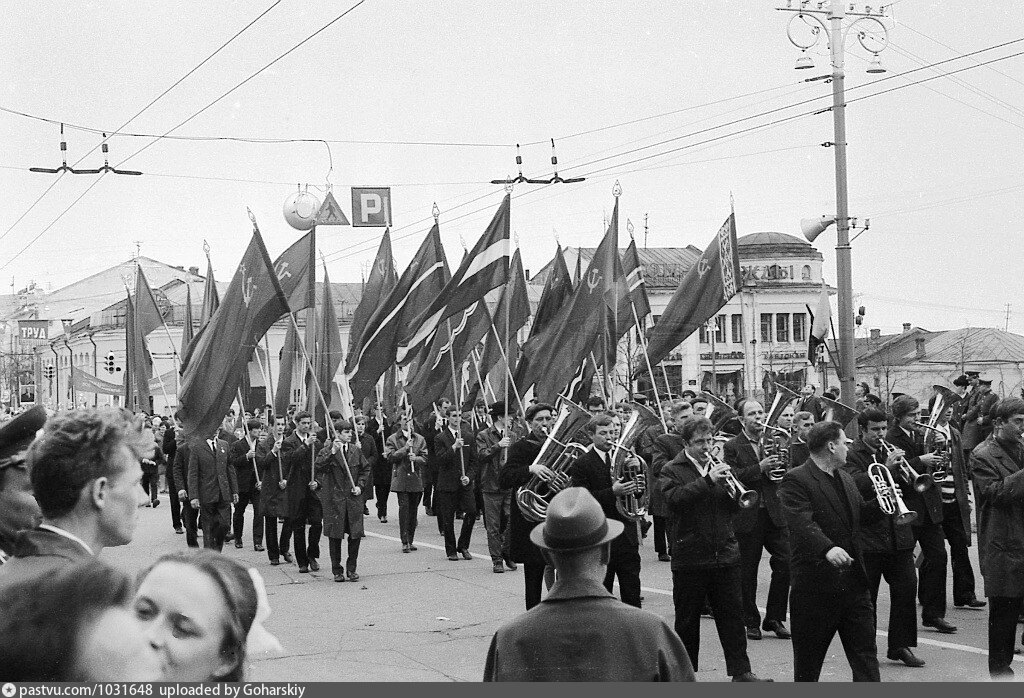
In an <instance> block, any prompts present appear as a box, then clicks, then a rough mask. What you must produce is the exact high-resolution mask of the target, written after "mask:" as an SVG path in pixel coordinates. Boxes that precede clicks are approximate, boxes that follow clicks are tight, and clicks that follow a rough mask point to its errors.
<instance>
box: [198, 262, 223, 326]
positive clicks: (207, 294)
mask: <svg viewBox="0 0 1024 698" xmlns="http://www.w3.org/2000/svg"><path fill="white" fill-rule="evenodd" d="M219 305H220V294H218V293H217V282H216V281H214V279H213V262H212V261H210V255H209V254H207V255H206V283H205V284H203V312H202V314H201V315H200V316H199V326H200V327H203V326H204V325H205V324H206V323H208V322H209V321H210V318H212V317H213V314H214V313H215V312H217V307H218V306H219Z"/></svg>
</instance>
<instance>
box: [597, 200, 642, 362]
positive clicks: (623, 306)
mask: <svg viewBox="0 0 1024 698" xmlns="http://www.w3.org/2000/svg"><path fill="white" fill-rule="evenodd" d="M609 228H614V229H615V254H614V255H612V256H611V257H610V258H609V259H608V260H607V266H606V268H605V273H604V278H605V297H606V300H607V304H608V315H607V327H606V329H605V338H604V342H605V349H606V353H605V358H604V363H602V364H601V372H602V373H603V374H604V376H605V380H610V377H611V376H612V375H614V373H615V364H616V363H617V361H618V357H617V351H618V347H619V340H620V339H621V338H622V337H623V336H624V335H625V334H626V332H628V331H629V329H630V328H631V327H633V326H634V325H635V324H636V323H634V322H633V304H632V300H631V298H630V292H629V283H628V281H627V280H626V273H625V270H624V269H623V267H622V258H621V257H620V256H619V200H618V199H616V200H615V208H614V209H613V210H612V220H611V223H610V225H609Z"/></svg>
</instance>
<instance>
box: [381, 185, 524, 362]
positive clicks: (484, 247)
mask: <svg viewBox="0 0 1024 698" xmlns="http://www.w3.org/2000/svg"><path fill="white" fill-rule="evenodd" d="M510 200H511V195H510V194H506V195H505V198H504V199H503V200H502V202H501V206H499V207H498V210H497V212H495V214H494V218H493V219H491V223H490V225H488V226H487V230H486V231H484V234H483V235H481V236H480V239H479V240H477V242H476V245H474V246H473V249H472V250H470V252H469V254H467V255H466V256H465V258H463V260H462V264H460V265H459V268H458V270H456V272H455V274H453V275H452V278H451V280H450V281H449V282H448V283H447V284H446V285H445V287H444V290H442V291H441V293H439V294H438V295H437V296H436V297H435V298H434V299H433V302H432V303H431V304H430V305H429V306H428V307H427V308H426V309H425V310H424V311H423V312H422V313H421V314H420V315H419V316H418V317H416V318H415V319H413V321H412V322H411V323H410V324H409V327H408V328H406V329H405V333H404V336H403V337H402V338H401V339H400V341H399V349H398V353H397V359H398V363H399V364H400V365H405V364H407V363H409V362H410V361H412V360H413V359H414V358H415V357H416V355H417V353H418V352H419V351H420V349H421V348H422V347H424V346H426V344H427V343H428V342H429V341H430V337H431V335H433V334H434V332H436V331H437V328H438V327H439V326H440V325H441V323H442V322H444V320H446V319H447V318H450V317H452V316H453V315H455V314H457V313H460V312H462V311H463V310H465V309H466V308H467V307H469V306H470V305H472V304H473V303H475V302H477V301H478V300H481V299H482V298H483V297H484V296H485V295H486V294H487V292H488V291H490V290H491V289H493V288H497V287H498V286H501V285H502V284H504V283H505V282H506V281H508V262H509V259H508V257H509V254H508V253H509V202H510Z"/></svg>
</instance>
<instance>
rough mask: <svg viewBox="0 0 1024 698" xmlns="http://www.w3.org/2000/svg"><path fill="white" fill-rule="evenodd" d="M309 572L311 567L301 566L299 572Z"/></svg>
mask: <svg viewBox="0 0 1024 698" xmlns="http://www.w3.org/2000/svg"><path fill="white" fill-rule="evenodd" d="M308 572H309V568H308V567H301V566H300V567H299V574H306V573H308Z"/></svg>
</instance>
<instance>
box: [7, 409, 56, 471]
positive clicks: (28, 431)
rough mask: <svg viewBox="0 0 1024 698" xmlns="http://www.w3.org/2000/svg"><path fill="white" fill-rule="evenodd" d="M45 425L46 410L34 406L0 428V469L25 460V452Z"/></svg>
mask: <svg viewBox="0 0 1024 698" xmlns="http://www.w3.org/2000/svg"><path fill="white" fill-rule="evenodd" d="M44 424H46V408H45V407H43V406H42V405H36V406H35V407H33V408H32V409H30V410H29V411H28V412H22V413H21V414H19V415H18V416H17V417H15V418H14V419H12V420H11V421H9V422H7V424H4V425H3V426H2V427H0V468H8V467H10V466H13V465H19V464H21V463H23V462H24V460H25V451H27V450H28V447H29V445H31V443H32V441H33V440H34V439H35V438H36V433H37V432H38V431H39V430H40V429H42V428H43V425H44Z"/></svg>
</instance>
